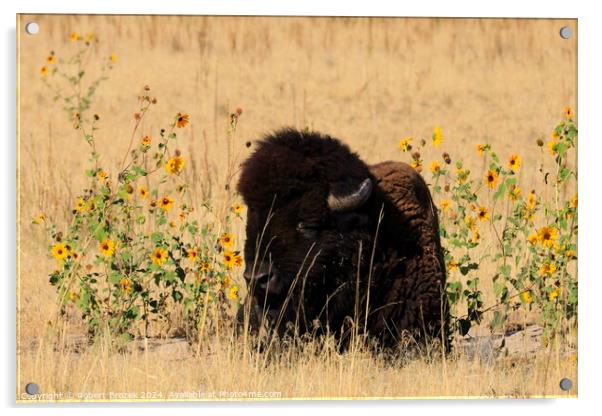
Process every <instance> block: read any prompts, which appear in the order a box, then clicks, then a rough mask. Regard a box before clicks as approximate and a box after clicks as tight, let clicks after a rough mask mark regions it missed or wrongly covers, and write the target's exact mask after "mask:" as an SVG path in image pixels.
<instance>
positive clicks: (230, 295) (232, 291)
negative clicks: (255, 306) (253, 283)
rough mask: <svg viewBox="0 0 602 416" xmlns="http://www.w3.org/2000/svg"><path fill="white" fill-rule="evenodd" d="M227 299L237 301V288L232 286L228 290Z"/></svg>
mask: <svg viewBox="0 0 602 416" xmlns="http://www.w3.org/2000/svg"><path fill="white" fill-rule="evenodd" d="M228 299H231V300H236V299H238V286H236V285H234V286H232V287H230V289H229V290H228Z"/></svg>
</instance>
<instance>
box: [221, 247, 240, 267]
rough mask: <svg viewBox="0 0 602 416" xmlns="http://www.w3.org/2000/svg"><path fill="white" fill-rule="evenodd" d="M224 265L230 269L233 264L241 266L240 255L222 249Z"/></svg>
mask: <svg viewBox="0 0 602 416" xmlns="http://www.w3.org/2000/svg"><path fill="white" fill-rule="evenodd" d="M224 265H225V266H226V267H227V268H228V269H231V268H232V267H234V266H237V267H240V266H242V257H241V256H240V255H239V254H238V253H235V252H233V251H230V250H224Z"/></svg>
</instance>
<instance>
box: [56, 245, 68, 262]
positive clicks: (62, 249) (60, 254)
mask: <svg viewBox="0 0 602 416" xmlns="http://www.w3.org/2000/svg"><path fill="white" fill-rule="evenodd" d="M68 254H69V250H68V249H67V246H65V245H64V244H63V243H57V244H55V245H54V246H52V257H54V258H55V259H57V260H63V259H64V258H65V257H67V255H68Z"/></svg>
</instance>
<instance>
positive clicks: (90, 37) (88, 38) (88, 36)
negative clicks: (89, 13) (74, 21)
mask: <svg viewBox="0 0 602 416" xmlns="http://www.w3.org/2000/svg"><path fill="white" fill-rule="evenodd" d="M85 39H86V42H92V40H94V33H92V32H88V33H86V37H85Z"/></svg>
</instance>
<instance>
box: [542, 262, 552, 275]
mask: <svg viewBox="0 0 602 416" xmlns="http://www.w3.org/2000/svg"><path fill="white" fill-rule="evenodd" d="M555 271H556V265H555V264H554V263H544V264H542V265H541V267H540V268H539V275H540V276H551V275H552V273H554V272H555Z"/></svg>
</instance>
